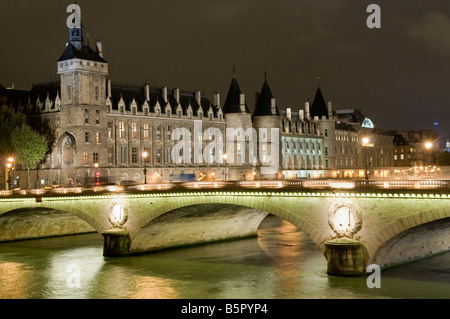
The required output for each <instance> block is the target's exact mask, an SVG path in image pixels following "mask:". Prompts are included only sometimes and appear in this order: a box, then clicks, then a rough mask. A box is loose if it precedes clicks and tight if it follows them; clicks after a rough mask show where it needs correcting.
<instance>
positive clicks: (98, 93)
mask: <svg viewBox="0 0 450 319" xmlns="http://www.w3.org/2000/svg"><path fill="white" fill-rule="evenodd" d="M99 99H100V89H99V87H98V85H96V86H95V100H96V101H98V100H99Z"/></svg>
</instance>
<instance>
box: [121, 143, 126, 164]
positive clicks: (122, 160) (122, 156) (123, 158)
mask: <svg viewBox="0 0 450 319" xmlns="http://www.w3.org/2000/svg"><path fill="white" fill-rule="evenodd" d="M119 161H120V164H126V163H127V148H126V147H124V146H121V147H120V148H119Z"/></svg>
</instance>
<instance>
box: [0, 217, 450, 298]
mask: <svg viewBox="0 0 450 319" xmlns="http://www.w3.org/2000/svg"><path fill="white" fill-rule="evenodd" d="M102 251H103V239H102V237H101V236H100V235H98V234H87V235H79V236H70V237H60V238H48V239H39V240H31V241H21V242H13V243H3V244H0V299H321V298H326V299H336V298H338V299H341V298H344V299H361V298H368V299H379V298H389V299H393V298H400V299H405V298H420V299H428V298H438V299H443V298H445V299H447V298H450V253H444V254H441V255H437V256H434V257H431V258H428V259H424V260H421V261H418V262H415V263H410V264H407V265H404V266H401V267H397V268H392V269H389V270H384V271H382V272H381V288H372V289H370V288H368V287H367V284H366V279H367V278H366V277H360V278H337V277H330V276H327V274H326V260H325V257H324V256H323V254H322V252H321V251H320V250H319V249H318V248H317V247H316V245H315V244H314V243H313V242H312V241H311V239H310V238H309V236H307V235H306V234H304V233H302V232H299V231H298V230H297V229H296V228H295V227H294V226H293V225H291V224H289V223H287V222H285V221H282V220H280V219H278V218H277V217H274V216H269V217H267V218H266V219H265V220H264V221H263V223H262V224H261V226H260V229H259V236H258V238H250V239H245V240H241V241H233V242H224V243H217V244H211V245H204V246H196V247H191V248H184V249H177V250H168V251H162V252H158V253H152V254H146V255H140V256H132V257H123V258H104V257H103V256H102Z"/></svg>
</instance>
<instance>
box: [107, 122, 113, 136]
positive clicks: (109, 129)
mask: <svg viewBox="0 0 450 319" xmlns="http://www.w3.org/2000/svg"><path fill="white" fill-rule="evenodd" d="M112 126H113V123H112V122H108V138H113V136H112Z"/></svg>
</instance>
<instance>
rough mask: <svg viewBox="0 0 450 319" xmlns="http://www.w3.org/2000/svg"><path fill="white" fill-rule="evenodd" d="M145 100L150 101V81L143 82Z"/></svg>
mask: <svg viewBox="0 0 450 319" xmlns="http://www.w3.org/2000/svg"><path fill="white" fill-rule="evenodd" d="M145 100H147V101H150V83H148V82H146V83H145Z"/></svg>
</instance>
